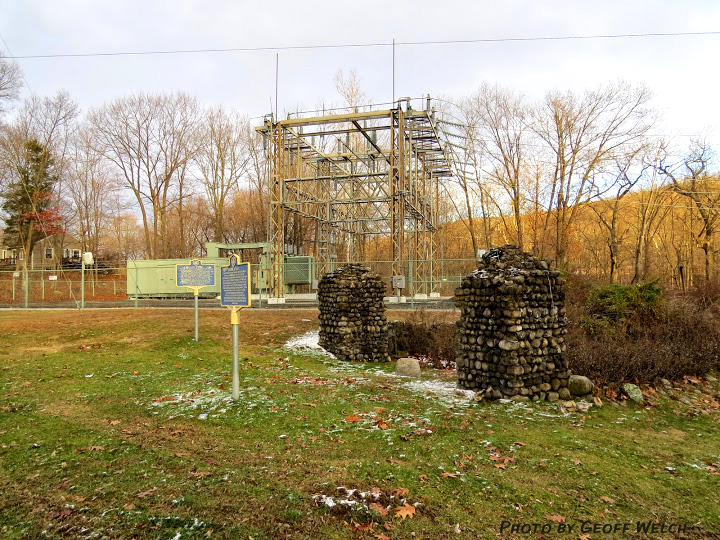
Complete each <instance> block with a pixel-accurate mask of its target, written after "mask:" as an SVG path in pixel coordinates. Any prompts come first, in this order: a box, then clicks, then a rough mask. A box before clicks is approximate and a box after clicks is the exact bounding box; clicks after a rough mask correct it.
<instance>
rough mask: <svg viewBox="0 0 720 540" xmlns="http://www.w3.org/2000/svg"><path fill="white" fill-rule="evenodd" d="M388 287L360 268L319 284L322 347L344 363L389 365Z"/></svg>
mask: <svg viewBox="0 0 720 540" xmlns="http://www.w3.org/2000/svg"><path fill="white" fill-rule="evenodd" d="M384 296H385V284H384V283H383V281H382V278H380V276H379V275H378V274H376V273H374V272H373V271H372V270H370V269H369V268H366V267H365V266H362V265H360V264H347V265H345V266H343V267H341V268H339V269H338V270H335V271H334V272H328V273H327V274H325V275H324V276H323V277H322V279H321V280H320V283H319V284H318V304H319V309H320V314H319V316H318V317H319V319H320V340H319V344H320V346H321V347H322V348H323V349H325V350H326V351H328V352H331V353H332V354H334V355H335V356H336V357H337V358H338V359H340V360H348V361H351V362H388V361H389V360H390V355H389V354H388V350H389V347H388V338H389V336H388V330H389V325H388V322H387V318H386V317H385V304H384V303H383V297H384Z"/></svg>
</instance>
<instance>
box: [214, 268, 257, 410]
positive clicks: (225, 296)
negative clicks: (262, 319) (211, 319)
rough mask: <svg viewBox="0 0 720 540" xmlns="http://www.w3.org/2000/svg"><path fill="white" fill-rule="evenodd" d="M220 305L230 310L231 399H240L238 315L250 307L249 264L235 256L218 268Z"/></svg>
mask: <svg viewBox="0 0 720 540" xmlns="http://www.w3.org/2000/svg"><path fill="white" fill-rule="evenodd" d="M220 305H222V306H227V307H229V308H230V324H231V325H232V398H233V399H234V400H237V399H238V398H239V397H240V336H239V334H240V332H239V326H240V323H239V316H238V313H239V312H240V310H241V309H242V308H244V307H250V263H241V262H240V257H239V256H238V255H236V254H233V255H231V256H230V263H229V265H228V266H223V267H222V268H220Z"/></svg>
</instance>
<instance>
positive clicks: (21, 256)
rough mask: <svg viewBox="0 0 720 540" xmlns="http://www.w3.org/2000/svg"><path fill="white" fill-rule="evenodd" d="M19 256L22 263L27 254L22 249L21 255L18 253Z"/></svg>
mask: <svg viewBox="0 0 720 540" xmlns="http://www.w3.org/2000/svg"><path fill="white" fill-rule="evenodd" d="M18 255H20V260H21V261H22V260H23V259H24V258H25V252H24V251H23V250H22V249H21V250H20V253H18Z"/></svg>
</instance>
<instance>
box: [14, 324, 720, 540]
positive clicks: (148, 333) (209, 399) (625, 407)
mask: <svg viewBox="0 0 720 540" xmlns="http://www.w3.org/2000/svg"><path fill="white" fill-rule="evenodd" d="M401 316H402V315H401V314H398V313H392V312H391V313H390V318H393V317H401ZM229 323H230V316H229V312H223V311H205V312H201V330H200V342H199V343H195V342H194V341H193V340H192V338H193V327H192V324H193V322H192V311H190V310H97V311H83V312H79V311H33V312H23V311H12V312H2V313H0V537H2V538H60V537H66V538H165V539H180V538H206V537H207V538H232V539H236V538H253V539H256V540H259V539H262V538H368V539H370V538H378V539H386V538H393V539H395V538H511V537H513V536H515V537H526V538H540V537H542V527H543V526H545V530H546V532H547V531H548V530H549V531H550V532H547V533H546V534H545V537H546V538H552V537H565V538H583V539H587V538H665V537H675V534H674V531H675V529H672V530H673V532H670V529H669V527H670V525H673V526H675V527H677V525H678V524H685V526H686V527H687V528H686V532H685V533H681V534H680V535H679V536H680V537H683V538H720V510H718V509H719V508H720V476H718V469H719V468H720V467H718V463H720V429H719V424H718V419H719V418H720V413H719V412H718V403H717V401H718V392H719V391H720V387H719V386H718V383H714V387H713V386H711V385H710V384H709V383H706V382H705V381H687V382H685V383H683V384H682V385H679V386H682V387H683V389H682V395H683V396H684V397H685V398H686V399H684V401H685V402H684V403H681V402H680V401H676V400H671V399H670V398H668V397H665V396H662V395H653V394H649V397H650V400H651V401H652V402H653V406H650V407H646V408H642V407H638V406H636V405H634V404H632V403H630V404H618V405H611V404H606V405H605V406H603V407H600V408H597V407H592V408H591V409H590V410H589V411H588V412H587V413H584V414H583V413H568V414H563V413H562V412H561V411H560V410H559V409H558V406H557V405H555V404H548V403H514V402H513V403H491V404H488V403H477V404H476V403H473V402H472V401H471V400H469V399H468V398H466V397H464V396H460V395H457V394H455V393H454V392H453V381H454V374H453V373H451V372H444V371H436V370H430V369H428V370H425V372H424V375H423V379H422V381H421V382H412V381H409V380H404V379H399V378H397V377H395V376H393V375H392V371H393V367H394V366H393V365H390V364H384V365H383V364H364V365H357V364H346V363H340V362H338V361H336V360H333V359H331V358H328V357H326V356H323V355H321V354H318V353H312V352H304V353H303V352H302V351H300V350H298V349H293V350H288V349H283V348H282V344H283V343H284V342H285V341H286V340H288V339H289V338H291V337H293V336H296V335H301V334H303V333H305V332H308V331H311V330H314V329H316V328H317V312H316V311H312V310H309V311H299V310H271V311H263V310H258V311H251V310H246V311H243V312H241V316H240V335H241V338H240V341H241V343H240V357H241V366H240V391H241V392H240V393H241V395H240V400H239V401H237V402H233V401H231V400H230V387H231V382H230V369H231V360H230V359H231V344H230V334H231V332H230V324H229ZM638 521H640V522H642V523H643V524H644V525H645V527H652V525H653V524H654V525H655V531H654V532H653V531H652V529H650V528H648V529H647V532H637V522H638ZM504 522H505V523H504ZM583 522H589V523H585V524H584V525H583ZM626 523H629V524H630V526H629V530H622V527H623V526H624V524H626ZM648 523H649V525H648ZM618 524H619V525H618ZM662 524H664V527H665V529H662V528H661V525H662ZM512 525H515V526H516V527H518V526H522V525H526V528H525V531H526V532H527V530H528V529H527V527H535V529H534V532H530V533H528V534H522V533H520V534H514V533H513V532H512V528H511V527H512ZM602 525H606V526H607V525H611V526H614V527H615V529H614V531H613V532H609V533H607V532H606V533H603V532H602V529H601V527H602ZM570 526H572V527H573V529H572V532H571V533H567V528H569V527H570ZM562 527H565V532H564V533H558V530H559V529H560V528H562ZM581 527H582V529H581ZM593 527H597V529H596V530H598V531H599V532H593V530H592V528H593ZM548 528H549V529H548ZM588 529H589V530H588ZM606 531H607V529H606Z"/></svg>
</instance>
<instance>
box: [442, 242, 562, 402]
mask: <svg viewBox="0 0 720 540" xmlns="http://www.w3.org/2000/svg"><path fill="white" fill-rule="evenodd" d="M563 283H564V278H563V277H561V276H560V272H559V271H557V270H553V269H552V268H551V266H550V263H549V261H546V260H540V259H537V258H535V257H533V256H532V255H531V254H529V253H523V252H521V251H520V250H519V249H518V248H517V247H516V246H512V245H507V246H504V247H501V248H495V249H492V250H490V251H489V252H488V253H486V254H485V255H483V257H482V259H481V260H480V262H479V263H478V269H477V270H475V271H474V272H473V273H472V274H470V275H469V276H468V277H466V278H465V279H463V281H462V284H461V286H460V287H459V288H457V289H456V290H455V305H456V306H458V307H459V308H460V320H459V321H458V323H457V325H458V346H457V358H456V362H457V374H458V386H459V387H460V388H466V389H471V390H477V391H478V392H479V394H480V395H482V397H484V398H487V399H499V398H509V399H530V400H533V401H538V400H548V401H557V400H558V398H559V392H561V391H562V393H563V394H566V393H567V391H564V390H561V389H563V388H567V385H568V378H569V376H570V372H569V371H568V367H567V360H566V359H565V333H566V319H565V293H564V292H563V291H562V285H563Z"/></svg>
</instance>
